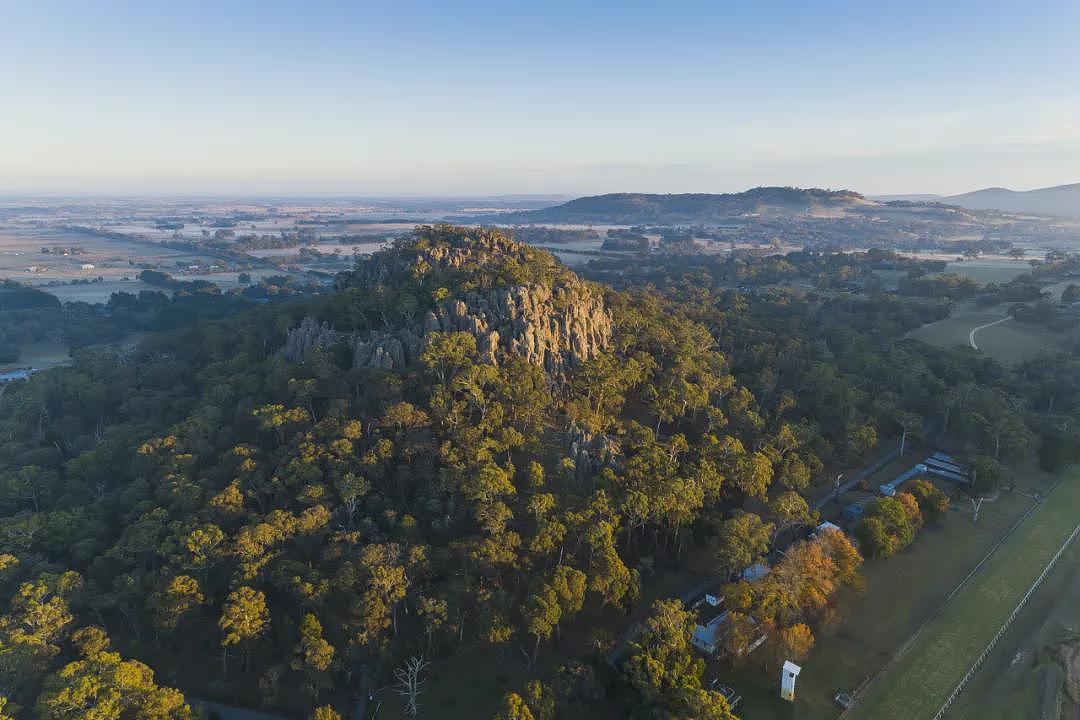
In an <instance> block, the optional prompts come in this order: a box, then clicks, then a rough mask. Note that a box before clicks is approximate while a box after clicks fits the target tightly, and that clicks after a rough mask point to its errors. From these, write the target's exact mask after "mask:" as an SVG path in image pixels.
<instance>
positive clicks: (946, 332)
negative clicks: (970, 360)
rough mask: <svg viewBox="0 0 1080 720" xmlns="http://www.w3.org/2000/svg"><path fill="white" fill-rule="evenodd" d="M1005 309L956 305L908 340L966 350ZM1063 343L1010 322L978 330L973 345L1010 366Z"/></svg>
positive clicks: (1041, 329)
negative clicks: (975, 330) (972, 338)
mask: <svg viewBox="0 0 1080 720" xmlns="http://www.w3.org/2000/svg"><path fill="white" fill-rule="evenodd" d="M1005 307H1006V305H1004V304H1003V305H1001V306H999V307H996V308H989V309H986V308H980V307H978V306H976V305H974V304H973V303H958V304H957V305H956V307H954V309H953V312H952V314H951V315H950V316H949V317H947V318H945V319H944V320H939V321H937V322H933V323H929V324H927V325H923V326H922V327H920V328H916V329H915V330H912V331H911V332H910V333H908V337H911V338H915V339H916V340H922V341H923V342H925V343H929V344H930V345H937V346H938V347H943V348H951V347H956V346H957V345H961V346H963V347H969V345H968V340H969V335H970V333H971V331H972V330H974V329H975V328H977V327H980V326H982V325H986V324H988V323H992V322H995V321H997V320H1001V319H1002V318H1004V317H1006V314H1005ZM1062 339H1063V338H1062V337H1061V336H1060V335H1057V334H1055V333H1053V332H1051V331H1050V330H1048V329H1046V328H1044V327H1042V326H1039V325H1032V324H1029V323H1022V322H1017V321H1015V320H1009V321H1008V322H1003V323H1000V324H998V325H993V326H991V327H987V328H983V329H982V330H979V332H978V333H976V336H975V343H976V344H977V345H978V346H979V350H980V351H981V352H984V353H986V354H987V355H989V356H990V357H992V358H994V359H995V360H997V361H998V362H1000V363H1002V364H1003V365H1013V364H1015V363H1018V362H1021V361H1023V360H1027V359H1028V358H1030V357H1034V356H1035V355H1036V354H1038V353H1039V352H1041V351H1043V350H1053V349H1055V348H1056V347H1058V346H1059V345H1060V344H1061V341H1062Z"/></svg>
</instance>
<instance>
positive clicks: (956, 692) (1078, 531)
mask: <svg viewBox="0 0 1080 720" xmlns="http://www.w3.org/2000/svg"><path fill="white" fill-rule="evenodd" d="M1077 535H1080V525H1077V526H1076V527H1075V528H1073V531H1072V532H1071V533H1070V534H1069V537H1068V538H1066V539H1065V542H1064V543H1062V545H1061V547H1060V548H1058V551H1057V552H1056V553H1054V557H1052V558H1050V562H1048V563H1046V567H1044V568H1043V571H1042V572H1041V573H1039V577H1037V578H1035V582H1034V583H1032V585H1031V587H1030V588H1028V591H1027V592H1026V593H1024V597H1022V598H1020V602H1018V603H1017V604H1016V607H1015V608H1013V611H1012V614H1010V615H1009V618H1008V619H1007V620H1006V621H1005V622H1004V623H1003V624H1002V625H1001V627H1000V628H999V629H998V631H997V634H996V635H994V639H993V640H991V641H990V642H989V643H988V644H987V646H986V648H985V649H984V650H983V651H982V654H981V655H979V659H978V660H976V661H975V664H973V665H972V666H971V668H970V669H969V670H968V671H967V673H966V674H965V675H964V677H963V678H962V679H961V680H960V682H959V683H957V685H956V687H955V688H953V691H952V693H951V694H950V695H949V697H948V699H947V700H946V701H945V704H944V705H942V706H941V709H939V710H938V711H937V712H936V713H935V714H934V717H933V720H941V718H942V717H944V716H945V713H946V712H948V710H949V707H950V706H951V705H952V704H953V702H955V701H956V698H957V697H959V696H960V693H961V692H963V690H964V688H965V687H966V686H967V684H968V683H969V682H970V681H971V678H972V676H974V675H975V673H976V672H977V671H978V669H979V667H980V666H981V665H982V664H983V662H985V661H986V658H987V657H988V656H989V655H990V652H991V651H992V650H993V649H994V646H995V645H997V644H998V640H1000V639H1001V638H1002V636H1003V635H1004V634H1005V632H1006V631H1007V630H1008V629H1009V626H1010V625H1012V624H1013V621H1014V620H1016V618H1017V616H1018V615H1020V613H1021V611H1023V609H1024V606H1025V605H1027V601H1028V600H1030V599H1031V596H1032V595H1034V594H1035V593H1036V591H1038V589H1039V586H1041V585H1042V584H1043V581H1044V580H1046V577H1047V575H1049V574H1050V571H1051V570H1053V569H1054V565H1056V564H1057V561H1058V560H1059V559H1061V556H1062V555H1064V554H1065V551H1066V550H1068V549H1069V545H1071V544H1072V542H1073V540H1075V539H1076V536H1077Z"/></svg>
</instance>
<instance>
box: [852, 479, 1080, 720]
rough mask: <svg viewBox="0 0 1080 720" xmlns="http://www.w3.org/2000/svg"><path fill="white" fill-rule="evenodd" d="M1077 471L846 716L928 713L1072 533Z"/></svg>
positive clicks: (1078, 503)
mask: <svg viewBox="0 0 1080 720" xmlns="http://www.w3.org/2000/svg"><path fill="white" fill-rule="evenodd" d="M1078 507H1080V472H1078V471H1075V470H1074V471H1072V472H1070V473H1069V475H1068V476H1067V477H1066V478H1065V480H1064V482H1062V484H1060V485H1059V486H1058V487H1057V488H1056V489H1055V490H1054V492H1053V494H1052V495H1051V496H1050V498H1049V499H1048V500H1047V501H1046V502H1043V503H1042V504H1041V505H1040V506H1039V507H1038V508H1037V509H1036V510H1035V511H1034V512H1033V513H1032V514H1031V515H1030V516H1029V517H1028V518H1027V520H1025V521H1024V523H1023V524H1022V525H1021V526H1020V527H1019V528H1018V529H1017V530H1016V532H1015V533H1014V534H1013V535H1012V536H1011V537H1010V538H1009V539H1008V540H1007V541H1006V542H1005V544H1004V545H1003V546H1002V547H1001V548H1000V549H998V550H997V551H996V552H995V553H994V554H993V555H992V556H991V558H990V560H989V561H988V562H987V564H986V565H985V566H984V568H983V569H982V570H981V571H980V573H979V574H978V575H976V576H975V577H974V578H973V579H972V580H971V581H970V582H969V583H968V584H967V585H965V586H964V588H963V589H962V590H961V591H960V592H959V593H958V594H957V595H956V596H955V597H953V599H952V600H951V601H949V603H948V605H946V606H945V608H944V609H943V610H942V612H941V613H940V614H939V615H938V616H937V617H935V618H934V620H933V621H931V623H930V624H929V625H928V626H927V627H926V628H925V629H924V630H923V632H922V633H921V634H920V635H919V637H918V638H917V639H916V640H915V642H914V644H913V645H912V646H911V647H910V648H909V649H908V651H907V652H906V653H905V654H904V655H903V657H901V658H900V659H899V660H898V661H897V662H896V663H895V664H894V665H893V666H891V667H889V668H888V669H887V670H886V671H885V673H883V674H882V675H881V676H880V677H879V678H878V679H877V680H876V681H875V682H874V683H872V684H871V685H870V687H869V689H868V690H867V691H866V694H865V695H864V696H863V697H861V698H860V700H859V704H858V705H857V706H856V708H855V710H854V711H852V713H850V718H851V719H852V720H860V719H861V718H872V719H873V720H893V719H895V720H901V719H903V720H909V719H915V720H917V719H919V718H930V717H932V716H933V715H934V713H935V712H937V710H938V708H939V707H940V706H941V704H942V703H943V702H944V701H945V699H946V698H947V697H948V695H949V694H950V693H951V692H952V689H953V688H954V687H955V686H956V684H957V683H958V682H959V681H960V679H961V678H962V677H963V676H964V674H965V673H966V672H967V671H968V669H969V668H970V667H971V665H972V663H974V662H975V660H976V659H977V658H978V656H979V655H980V654H981V653H982V651H983V649H984V648H985V647H986V645H987V644H988V643H989V642H990V640H991V639H992V638H993V637H994V635H995V634H996V633H997V631H998V628H1000V626H1001V624H1002V623H1003V622H1004V621H1005V620H1006V619H1007V618H1008V616H1009V614H1010V613H1011V612H1012V609H1013V608H1014V607H1015V606H1016V604H1017V603H1018V602H1019V601H1020V599H1021V597H1023V595H1024V593H1025V592H1027V590H1028V588H1029V587H1030V586H1031V584H1032V582H1034V580H1035V579H1036V578H1037V577H1038V575H1039V574H1040V573H1041V572H1042V569H1043V567H1044V566H1045V565H1046V563H1047V561H1049V559H1050V558H1051V557H1052V556H1053V554H1054V553H1055V552H1056V551H1057V549H1058V548H1059V547H1060V546H1061V544H1062V542H1064V540H1065V539H1066V538H1067V537H1068V535H1069V533H1070V532H1072V530H1073V528H1074V527H1075V526H1076V522H1077V512H1076V509H1077V508H1078Z"/></svg>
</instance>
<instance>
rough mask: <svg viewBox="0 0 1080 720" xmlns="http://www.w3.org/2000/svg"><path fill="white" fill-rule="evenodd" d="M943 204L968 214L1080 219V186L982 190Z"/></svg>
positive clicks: (948, 199) (1078, 184)
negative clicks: (990, 212) (992, 212)
mask: <svg viewBox="0 0 1080 720" xmlns="http://www.w3.org/2000/svg"><path fill="white" fill-rule="evenodd" d="M942 202H946V203H949V204H951V205H959V206H960V207H964V208H968V209H969V210H1000V211H1002V212H1012V213H1033V214H1036V215H1058V216H1068V217H1080V183H1074V184H1072V185H1058V186H1057V187H1048V188H1040V189H1038V190H1026V191H1017V190H1009V189H1008V188H1000V187H994V188H985V189H983V190H976V191H975V192H969V193H964V194H963V195H953V196H952V197H946V198H942Z"/></svg>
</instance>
